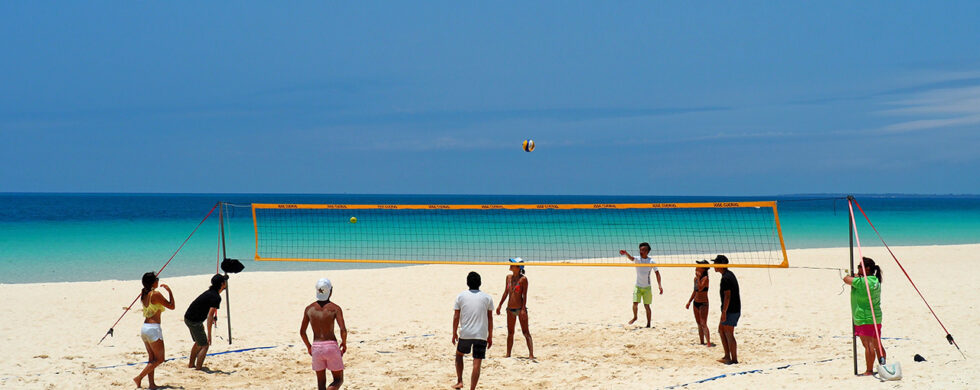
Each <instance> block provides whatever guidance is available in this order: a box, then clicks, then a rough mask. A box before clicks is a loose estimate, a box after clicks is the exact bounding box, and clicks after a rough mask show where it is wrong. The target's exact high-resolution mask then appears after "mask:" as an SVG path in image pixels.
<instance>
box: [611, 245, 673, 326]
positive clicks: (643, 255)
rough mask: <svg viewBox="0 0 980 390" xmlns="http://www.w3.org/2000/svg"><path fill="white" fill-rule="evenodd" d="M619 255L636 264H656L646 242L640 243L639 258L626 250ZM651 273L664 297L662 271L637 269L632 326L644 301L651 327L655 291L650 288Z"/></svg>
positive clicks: (644, 267)
mask: <svg viewBox="0 0 980 390" xmlns="http://www.w3.org/2000/svg"><path fill="white" fill-rule="evenodd" d="M619 254H621V255H625V256H626V258H628V259H630V261H632V262H634V263H636V264H656V263H655V262H654V261H653V259H651V258H649V257H648V256H649V254H650V244H648V243H645V242H643V243H640V257H639V258H635V257H633V256H631V255H630V254H629V252H627V251H625V250H620V251H619ZM650 271H653V273H655V274H656V275H657V288H659V289H660V295H664V287H663V286H662V285H660V270H658V269H657V267H651V266H642V267H636V287H635V288H633V319H632V320H630V322H629V324H630V325H632V324H633V323H634V322H636V309H637V306H638V305H639V303H640V301H643V308H644V309H646V311H647V328H649V327H650V303H651V302H653V291H652V289H651V287H650Z"/></svg>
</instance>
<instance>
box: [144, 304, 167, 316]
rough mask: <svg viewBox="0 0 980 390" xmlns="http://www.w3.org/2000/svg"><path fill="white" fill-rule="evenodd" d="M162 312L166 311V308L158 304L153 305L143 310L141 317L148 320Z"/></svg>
mask: <svg viewBox="0 0 980 390" xmlns="http://www.w3.org/2000/svg"><path fill="white" fill-rule="evenodd" d="M164 311H167V308H165V307H163V305H161V304H159V303H154V304H151V305H149V306H147V307H144V308H143V317H146V318H150V317H153V316H155V315H157V314H158V313H163V312H164Z"/></svg>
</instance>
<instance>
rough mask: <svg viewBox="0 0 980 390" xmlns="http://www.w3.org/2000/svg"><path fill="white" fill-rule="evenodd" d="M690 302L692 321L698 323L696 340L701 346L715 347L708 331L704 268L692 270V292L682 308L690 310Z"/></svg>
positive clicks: (704, 261) (706, 279)
mask: <svg viewBox="0 0 980 390" xmlns="http://www.w3.org/2000/svg"><path fill="white" fill-rule="evenodd" d="M697 263H698V264H708V261H707V260H698V261H697ZM692 301H693V302H694V309H693V310H692V311H693V312H694V321H696V322H697V323H698V338H699V339H701V345H707V346H709V347H714V346H715V345H714V344H712V343H711V331H710V330H709V329H708V268H706V267H697V268H695V269H694V291H692V292H691V297H690V298H688V300H687V305H685V306H684V308H685V309H690V308H691V302H692Z"/></svg>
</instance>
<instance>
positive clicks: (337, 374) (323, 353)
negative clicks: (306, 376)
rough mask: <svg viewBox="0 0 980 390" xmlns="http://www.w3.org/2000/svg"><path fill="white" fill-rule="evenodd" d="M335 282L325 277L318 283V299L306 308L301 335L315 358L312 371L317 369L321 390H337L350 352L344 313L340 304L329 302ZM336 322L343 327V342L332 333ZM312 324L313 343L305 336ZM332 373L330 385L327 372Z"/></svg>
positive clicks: (342, 378) (341, 332)
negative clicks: (345, 354)
mask: <svg viewBox="0 0 980 390" xmlns="http://www.w3.org/2000/svg"><path fill="white" fill-rule="evenodd" d="M332 292H333V285H331V284H330V280H329V279H326V278H323V279H320V280H319V281H317V283H316V302H313V303H311V304H310V305H309V306H307V307H306V309H305V310H303V324H302V325H301V326H300V329H299V335H300V337H302V338H303V344H306V352H307V353H309V354H310V356H312V357H313V371H316V384H317V388H318V389H320V390H325V389H331V390H337V389H339V388H340V385H341V384H343V383H344V359H343V354H344V353H345V352H347V326H346V325H344V312H343V311H342V310H340V306H337V304H335V303H333V302H330V294H331V293H332ZM334 321H336V322H337V326H339V327H340V338H341V340H342V341H341V342H340V345H337V336H335V335H334V332H333V324H334ZM311 323H312V325H313V344H312V345H311V344H310V339H309V338H307V336H306V327H307V326H308V325H310V324H311ZM326 370H330V372H331V373H332V374H333V382H330V386H327V372H326Z"/></svg>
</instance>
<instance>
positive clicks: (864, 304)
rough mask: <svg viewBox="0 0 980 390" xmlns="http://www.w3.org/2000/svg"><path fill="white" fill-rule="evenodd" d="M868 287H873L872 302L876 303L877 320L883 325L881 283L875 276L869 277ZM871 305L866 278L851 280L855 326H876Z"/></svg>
mask: <svg viewBox="0 0 980 390" xmlns="http://www.w3.org/2000/svg"><path fill="white" fill-rule="evenodd" d="M868 286H870V287H871V300H872V301H874V311H875V312H874V314H875V320H877V321H878V323H879V324H880V323H881V282H879V281H878V278H877V277H875V276H868ZM870 306H871V305H869V304H868V290H867V289H866V287H865V283H864V278H861V277H858V278H854V279H853V280H851V314H852V315H853V316H854V325H870V324H874V321H872V320H871V307H870Z"/></svg>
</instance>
